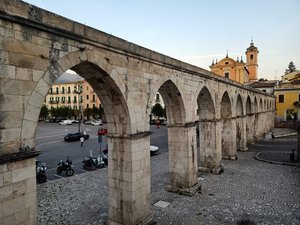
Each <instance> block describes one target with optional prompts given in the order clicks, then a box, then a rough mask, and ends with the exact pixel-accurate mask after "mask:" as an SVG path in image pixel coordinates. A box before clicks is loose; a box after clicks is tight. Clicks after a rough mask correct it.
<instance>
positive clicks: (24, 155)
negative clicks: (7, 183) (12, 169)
mask: <svg viewBox="0 0 300 225" xmlns="http://www.w3.org/2000/svg"><path fill="white" fill-rule="evenodd" d="M39 154H41V152H40V151H35V150H33V151H20V152H16V153H11V154H6V155H1V156H0V165H1V164H5V163H8V162H17V161H21V160H24V159H29V158H35V157H37V156H38V155H39Z"/></svg>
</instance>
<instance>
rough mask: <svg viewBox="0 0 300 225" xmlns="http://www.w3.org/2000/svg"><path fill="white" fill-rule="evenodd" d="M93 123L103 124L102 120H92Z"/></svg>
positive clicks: (96, 124) (95, 124) (94, 124)
mask: <svg viewBox="0 0 300 225" xmlns="http://www.w3.org/2000/svg"><path fill="white" fill-rule="evenodd" d="M91 123H92V125H93V126H101V125H103V123H102V120H92V122H91Z"/></svg>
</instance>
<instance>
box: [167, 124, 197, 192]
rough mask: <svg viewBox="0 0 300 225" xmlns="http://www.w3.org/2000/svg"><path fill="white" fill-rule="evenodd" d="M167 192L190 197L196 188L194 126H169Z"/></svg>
mask: <svg viewBox="0 0 300 225" xmlns="http://www.w3.org/2000/svg"><path fill="white" fill-rule="evenodd" d="M168 143H169V171H170V185H169V186H168V188H167V189H168V190H169V191H173V192H179V193H181V194H186V195H192V194H194V193H195V192H196V191H197V190H198V188H199V184H198V178H197V172H198V166H197V145H196V125H194V124H193V125H191V126H189V125H187V126H182V125H178V126H177V125H169V126H168Z"/></svg>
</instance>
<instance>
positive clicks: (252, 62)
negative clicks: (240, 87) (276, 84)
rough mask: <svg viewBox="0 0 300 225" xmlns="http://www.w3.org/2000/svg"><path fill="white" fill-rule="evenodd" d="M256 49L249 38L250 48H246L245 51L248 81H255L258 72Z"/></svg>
mask: <svg viewBox="0 0 300 225" xmlns="http://www.w3.org/2000/svg"><path fill="white" fill-rule="evenodd" d="M258 53H259V51H258V49H257V47H255V46H254V43H253V40H252V38H251V43H250V47H249V48H247V51H246V57H247V59H246V66H247V69H248V71H249V81H255V80H257V70H258V64H257V56H258Z"/></svg>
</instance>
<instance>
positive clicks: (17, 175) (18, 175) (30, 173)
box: [12, 165, 35, 183]
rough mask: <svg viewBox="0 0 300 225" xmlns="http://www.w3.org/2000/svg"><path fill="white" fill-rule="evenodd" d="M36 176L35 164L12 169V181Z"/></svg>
mask: <svg viewBox="0 0 300 225" xmlns="http://www.w3.org/2000/svg"><path fill="white" fill-rule="evenodd" d="M32 177H35V165H33V166H26V167H23V168H20V169H15V170H13V171H12V182H13V183H15V182H19V181H25V180H27V179H29V178H32Z"/></svg>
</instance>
